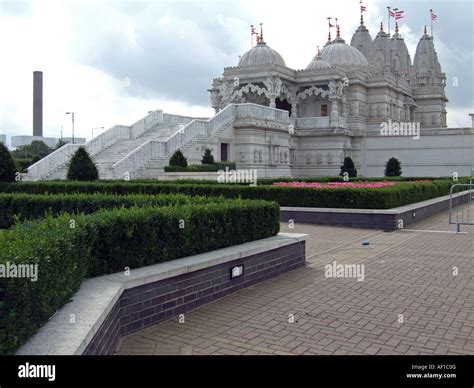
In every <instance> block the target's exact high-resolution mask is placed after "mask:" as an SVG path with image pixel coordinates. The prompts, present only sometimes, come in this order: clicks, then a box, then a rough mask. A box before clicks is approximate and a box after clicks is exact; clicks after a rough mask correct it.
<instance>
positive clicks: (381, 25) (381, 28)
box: [380, 22, 383, 31]
mask: <svg viewBox="0 0 474 388" xmlns="http://www.w3.org/2000/svg"><path fill="white" fill-rule="evenodd" d="M380 31H383V22H380Z"/></svg>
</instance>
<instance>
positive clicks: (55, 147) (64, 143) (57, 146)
mask: <svg viewBox="0 0 474 388" xmlns="http://www.w3.org/2000/svg"><path fill="white" fill-rule="evenodd" d="M68 143H69V142H68V141H66V140H63V139H59V140H58V142H57V143H56V145H55V146H54V150H55V151H56V150H57V149H59V148H61V147H62V146H63V145H66V144H68Z"/></svg>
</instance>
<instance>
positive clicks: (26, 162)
mask: <svg viewBox="0 0 474 388" xmlns="http://www.w3.org/2000/svg"><path fill="white" fill-rule="evenodd" d="M13 161H14V162H15V169H16V171H18V172H22V173H27V172H28V167H30V166H31V165H32V164H33V159H18V158H14V159H13Z"/></svg>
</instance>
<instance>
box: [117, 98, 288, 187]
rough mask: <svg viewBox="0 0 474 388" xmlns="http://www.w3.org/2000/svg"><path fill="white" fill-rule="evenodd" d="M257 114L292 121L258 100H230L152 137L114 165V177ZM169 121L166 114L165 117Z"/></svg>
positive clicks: (286, 115) (257, 115) (286, 114)
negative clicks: (167, 134)
mask: <svg viewBox="0 0 474 388" xmlns="http://www.w3.org/2000/svg"><path fill="white" fill-rule="evenodd" d="M243 117H256V118H260V119H269V120H275V121H283V122H284V123H289V118H288V112H287V111H284V110H279V109H274V108H269V107H265V106H261V105H257V104H230V105H228V106H226V107H225V108H224V109H223V110H221V111H220V112H219V113H218V114H217V115H215V116H214V117H212V118H210V119H208V120H203V119H194V120H192V121H191V122H190V123H188V124H186V125H185V126H184V127H183V128H181V129H180V130H179V131H176V132H175V133H173V134H172V135H171V136H170V137H168V138H167V139H166V140H165V141H157V140H148V141H147V142H145V143H144V144H142V145H141V146H140V147H138V148H137V149H135V150H133V151H132V152H130V153H129V154H128V155H126V156H125V157H124V158H122V159H121V160H119V161H118V162H116V163H115V164H114V165H113V166H112V171H113V177H114V178H115V179H121V178H124V177H125V176H128V177H130V176H131V174H133V173H135V172H136V171H138V170H140V169H141V168H143V167H144V166H146V164H147V163H148V162H149V161H150V160H152V159H159V158H166V157H169V156H170V155H171V154H173V153H174V152H175V151H176V150H177V149H178V148H183V147H185V146H187V145H189V144H190V143H191V142H193V141H194V140H196V139H198V138H210V137H212V136H214V135H215V134H216V133H217V132H219V131H220V130H222V129H223V128H224V127H225V126H226V125H229V124H231V123H232V122H233V121H234V120H235V119H236V118H243ZM164 120H165V122H166V120H167V119H166V116H165V118H164Z"/></svg>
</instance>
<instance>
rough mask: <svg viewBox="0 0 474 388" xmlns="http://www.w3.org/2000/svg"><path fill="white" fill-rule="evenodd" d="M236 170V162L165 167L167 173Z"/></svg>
mask: <svg viewBox="0 0 474 388" xmlns="http://www.w3.org/2000/svg"><path fill="white" fill-rule="evenodd" d="M226 168H228V169H229V170H235V169H236V165H235V163H234V162H215V163H213V164H190V165H189V166H187V167H181V166H165V167H164V170H165V172H217V171H219V170H225V169H226Z"/></svg>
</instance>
